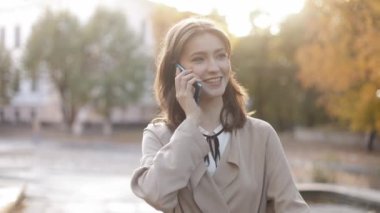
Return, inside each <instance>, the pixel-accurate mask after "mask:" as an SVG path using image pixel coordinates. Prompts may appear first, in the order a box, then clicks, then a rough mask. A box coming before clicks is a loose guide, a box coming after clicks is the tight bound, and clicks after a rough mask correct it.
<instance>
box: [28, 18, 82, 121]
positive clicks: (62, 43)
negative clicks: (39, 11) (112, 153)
mask: <svg viewBox="0 0 380 213" xmlns="http://www.w3.org/2000/svg"><path fill="white" fill-rule="evenodd" d="M80 50H81V39H80V25H79V22H78V20H77V18H76V17H74V15H72V14H70V13H69V12H67V11H63V12H59V13H53V12H51V11H46V12H45V14H44V15H43V16H42V17H41V18H40V19H39V20H38V21H37V23H36V24H35V25H34V26H33V29H32V33H31V35H30V37H29V39H28V41H27V44H26V49H25V52H24V65H25V67H26V69H27V71H28V74H29V76H30V77H31V78H32V79H33V82H34V83H36V82H37V81H38V78H39V77H40V76H41V75H42V74H45V73H43V72H46V73H47V75H48V76H49V78H50V80H51V81H52V82H53V85H54V86H55V88H56V90H57V91H58V92H59V95H60V98H61V109H62V113H63V117H64V121H65V124H67V125H69V126H70V125H71V124H72V123H73V121H74V119H75V116H76V113H77V111H78V109H79V108H80V106H81V105H83V104H84V102H85V101H86V98H84V96H85V94H86V91H85V90H82V89H83V88H82V86H78V83H79V82H81V83H83V84H86V83H85V82H86V79H85V78H83V75H82V74H81V60H80V59H81V51H80Z"/></svg>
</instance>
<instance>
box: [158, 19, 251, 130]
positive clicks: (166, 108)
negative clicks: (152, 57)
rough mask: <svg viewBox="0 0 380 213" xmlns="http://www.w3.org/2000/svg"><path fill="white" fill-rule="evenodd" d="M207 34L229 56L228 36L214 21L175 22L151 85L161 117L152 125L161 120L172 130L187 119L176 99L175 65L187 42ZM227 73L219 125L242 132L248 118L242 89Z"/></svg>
mask: <svg viewBox="0 0 380 213" xmlns="http://www.w3.org/2000/svg"><path fill="white" fill-rule="evenodd" d="M206 32H207V33H211V34H213V35H215V36H217V37H218V38H220V39H221V40H222V42H223V43H224V45H225V47H226V51H227V53H228V55H229V56H230V55H231V43H230V41H229V38H228V36H227V34H226V33H225V32H224V31H223V30H222V29H221V28H219V27H218V26H217V25H216V24H215V23H214V22H213V21H211V20H209V19H205V18H188V19H184V20H182V21H180V22H178V23H177V24H175V25H174V26H173V27H172V28H171V29H170V30H169V31H168V33H167V34H166V37H165V40H164V42H163V44H162V47H161V52H160V54H159V56H158V58H157V70H156V78H155V82H154V92H155V97H156V100H157V102H158V104H159V106H160V109H161V113H160V116H159V117H158V118H156V119H155V121H157V120H161V121H162V120H163V121H164V122H165V123H166V124H167V125H168V127H169V128H170V129H171V130H174V129H176V128H177V127H178V125H179V124H180V123H181V122H182V121H183V120H184V119H185V118H186V115H185V112H184V111H183V110H182V108H181V106H180V105H179V103H178V101H177V99H176V96H175V86H174V78H175V64H176V63H177V62H178V61H179V57H180V56H181V54H182V50H183V48H184V46H185V44H186V42H188V41H189V40H190V39H191V38H193V37H194V36H195V35H199V34H201V33H206ZM230 73H231V74H230V78H229V81H228V83H227V87H226V90H225V92H224V94H223V108H222V111H221V113H220V122H221V123H222V125H223V127H224V129H225V130H226V131H232V130H234V129H238V128H241V127H242V126H243V125H244V123H245V121H246V116H247V112H246V109H245V102H246V99H247V95H246V92H245V89H244V88H243V87H242V86H241V85H240V84H239V83H238V82H237V80H236V78H235V75H234V72H233V71H231V72H230Z"/></svg>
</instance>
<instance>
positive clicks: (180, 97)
mask: <svg viewBox="0 0 380 213" xmlns="http://www.w3.org/2000/svg"><path fill="white" fill-rule="evenodd" d="M197 80H199V79H198V77H197V76H196V75H195V74H194V73H193V72H192V70H185V71H183V72H180V71H179V69H178V68H177V69H176V77H175V90H176V98H177V101H178V103H179V105H180V106H181V107H182V109H183V111H184V112H185V114H186V118H190V119H194V120H195V121H196V122H197V123H198V122H199V119H200V115H201V110H200V108H199V106H198V105H197V104H196V102H195V100H194V90H195V89H194V87H193V84H194V83H195V82H196V81H197Z"/></svg>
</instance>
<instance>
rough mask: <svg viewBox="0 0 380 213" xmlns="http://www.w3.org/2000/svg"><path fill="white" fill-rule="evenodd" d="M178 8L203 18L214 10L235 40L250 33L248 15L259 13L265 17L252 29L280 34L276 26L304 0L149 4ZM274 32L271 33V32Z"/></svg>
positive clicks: (168, 0) (167, 0)
mask: <svg viewBox="0 0 380 213" xmlns="http://www.w3.org/2000/svg"><path fill="white" fill-rule="evenodd" d="M151 1H153V2H156V3H162V4H166V5H168V6H171V7H175V8H177V9H178V10H179V11H191V12H195V13H199V14H201V15H206V14H208V13H210V12H211V11H212V10H213V9H216V10H217V11H218V12H219V14H221V15H223V16H225V17H226V22H227V24H228V29H229V30H230V31H231V33H232V34H234V35H235V36H245V35H248V34H249V33H250V32H251V28H252V24H251V21H250V13H251V12H252V11H254V10H260V11H261V12H263V14H265V15H264V16H261V15H260V16H259V17H258V18H257V20H256V21H255V23H254V24H255V25H256V26H257V27H259V28H270V31H271V33H274V34H277V33H278V32H279V27H278V26H279V24H280V23H281V22H282V21H283V20H284V19H285V18H286V17H287V16H288V15H289V14H293V13H298V12H299V11H300V10H301V9H302V7H303V5H304V1H305V0H287V1H281V0H256V1H255V0H253V1H252V0H235V1H225V0H224V1H222V0H220V1H217V0H203V1H202V0H193V1H187V0H151ZM272 28H273V29H272Z"/></svg>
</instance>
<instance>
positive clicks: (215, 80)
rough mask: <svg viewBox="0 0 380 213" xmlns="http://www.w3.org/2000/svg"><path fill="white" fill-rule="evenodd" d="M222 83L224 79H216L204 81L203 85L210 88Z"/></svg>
mask: <svg viewBox="0 0 380 213" xmlns="http://www.w3.org/2000/svg"><path fill="white" fill-rule="evenodd" d="M221 82H222V77H214V78H208V79H206V80H203V83H206V84H207V85H209V86H219V84H220V83H221Z"/></svg>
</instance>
